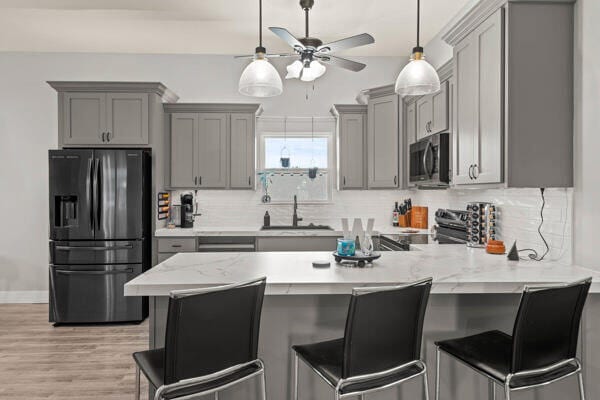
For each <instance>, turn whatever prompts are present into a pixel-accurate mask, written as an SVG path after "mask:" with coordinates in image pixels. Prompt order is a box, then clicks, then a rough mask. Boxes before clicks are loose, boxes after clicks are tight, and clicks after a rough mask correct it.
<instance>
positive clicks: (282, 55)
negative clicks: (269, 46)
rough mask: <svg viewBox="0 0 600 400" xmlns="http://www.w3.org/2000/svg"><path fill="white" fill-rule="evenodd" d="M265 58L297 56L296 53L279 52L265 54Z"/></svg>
mask: <svg viewBox="0 0 600 400" xmlns="http://www.w3.org/2000/svg"><path fill="white" fill-rule="evenodd" d="M266 57H267V58H277V57H298V54H296V53H281V54H269V53H267V54H266Z"/></svg>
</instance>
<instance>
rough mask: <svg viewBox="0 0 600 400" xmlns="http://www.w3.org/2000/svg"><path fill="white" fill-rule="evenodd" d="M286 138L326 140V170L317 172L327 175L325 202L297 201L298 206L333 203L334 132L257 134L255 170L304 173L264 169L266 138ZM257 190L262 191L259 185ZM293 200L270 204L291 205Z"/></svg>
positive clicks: (294, 169) (285, 169)
mask: <svg viewBox="0 0 600 400" xmlns="http://www.w3.org/2000/svg"><path fill="white" fill-rule="evenodd" d="M284 136H287V137H288V138H308V139H310V138H312V137H313V136H314V137H315V138H327V168H326V169H324V168H319V171H325V172H326V173H327V179H328V185H327V200H298V203H300V204H332V203H333V188H334V187H335V185H336V182H335V180H336V173H335V172H336V160H335V149H336V148H335V146H336V143H335V139H336V137H335V132H323V131H319V132H314V134H313V133H312V132H306V131H299V132H290V131H288V132H287V133H284V132H283V131H281V132H279V131H277V132H260V133H258V138H257V139H258V140H257V147H258V149H257V155H258V157H257V160H258V162H257V168H258V172H265V171H272V172H274V173H281V172H292V173H301V172H306V171H307V169H306V168H265V140H266V139H267V138H283V137H284ZM258 189H259V190H262V188H261V187H260V185H259V186H258ZM292 203H293V200H292V199H291V198H290V200H289V201H272V202H271V203H270V204H292Z"/></svg>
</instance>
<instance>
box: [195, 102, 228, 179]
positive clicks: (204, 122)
mask: <svg viewBox="0 0 600 400" xmlns="http://www.w3.org/2000/svg"><path fill="white" fill-rule="evenodd" d="M198 121H199V122H198V124H199V135H198V186H199V187H202V188H211V189H224V188H225V187H226V186H227V153H228V143H227V122H228V115H227V114H224V113H201V114H199V116H198Z"/></svg>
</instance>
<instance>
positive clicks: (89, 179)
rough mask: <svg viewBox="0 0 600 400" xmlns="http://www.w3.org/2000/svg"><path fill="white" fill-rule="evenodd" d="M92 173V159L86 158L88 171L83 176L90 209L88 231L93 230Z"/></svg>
mask: <svg viewBox="0 0 600 400" xmlns="http://www.w3.org/2000/svg"><path fill="white" fill-rule="evenodd" d="M93 175H94V159H93V158H90V159H88V171H87V175H86V178H85V188H86V190H87V201H88V205H89V210H90V231H92V232H93V231H94V208H93V206H92V204H93V201H94V190H93V188H92V176H93Z"/></svg>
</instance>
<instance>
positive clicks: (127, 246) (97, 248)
mask: <svg viewBox="0 0 600 400" xmlns="http://www.w3.org/2000/svg"><path fill="white" fill-rule="evenodd" d="M55 248H56V250H60V251H68V250H94V251H106V250H130V249H133V245H132V244H125V245H122V246H56V247H55Z"/></svg>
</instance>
